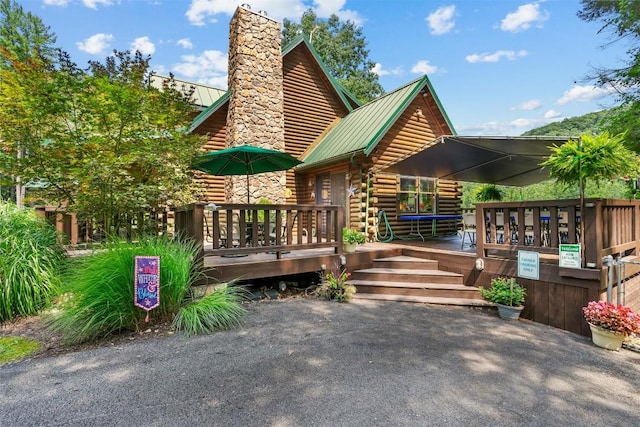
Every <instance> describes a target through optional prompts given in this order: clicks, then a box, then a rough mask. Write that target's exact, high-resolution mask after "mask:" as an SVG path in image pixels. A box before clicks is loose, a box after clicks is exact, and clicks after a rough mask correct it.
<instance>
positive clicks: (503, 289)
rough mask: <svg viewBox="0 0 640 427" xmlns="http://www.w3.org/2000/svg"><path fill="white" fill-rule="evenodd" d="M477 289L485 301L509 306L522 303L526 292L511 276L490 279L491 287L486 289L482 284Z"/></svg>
mask: <svg viewBox="0 0 640 427" xmlns="http://www.w3.org/2000/svg"><path fill="white" fill-rule="evenodd" d="M478 289H479V290H480V295H482V298H484V299H486V300H487V301H490V302H493V303H496V304H502V305H509V306H520V305H522V304H523V303H524V297H525V296H526V294H527V292H526V290H525V289H524V288H522V287H521V286H520V285H519V284H518V282H516V279H514V278H513V277H512V278H506V277H498V278H496V279H493V280H491V287H489V288H488V289H486V288H483V287H482V286H480V287H479V288H478Z"/></svg>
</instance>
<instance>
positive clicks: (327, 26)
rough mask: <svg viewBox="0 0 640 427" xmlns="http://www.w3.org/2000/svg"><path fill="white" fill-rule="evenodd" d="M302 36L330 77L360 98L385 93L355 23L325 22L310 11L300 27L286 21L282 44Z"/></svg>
mask: <svg viewBox="0 0 640 427" xmlns="http://www.w3.org/2000/svg"><path fill="white" fill-rule="evenodd" d="M299 34H305V35H306V37H307V38H308V39H309V41H310V42H311V44H312V45H313V48H314V49H315V50H316V51H317V52H318V54H319V55H320V57H321V58H322V60H323V62H324V63H325V65H326V66H327V68H328V69H329V72H330V74H331V75H332V76H333V77H334V78H336V79H337V80H338V81H339V82H340V84H341V85H343V86H344V87H345V88H346V89H347V90H348V91H349V92H351V93H352V94H354V95H355V96H356V97H357V98H358V99H360V100H361V101H363V102H368V101H370V100H372V99H374V98H376V97H378V96H380V95H382V94H383V93H384V89H383V88H382V86H381V85H380V83H379V82H378V75H377V74H375V73H374V72H373V71H372V70H373V67H374V66H375V63H374V62H373V61H371V60H370V59H369V50H368V49H367V41H366V40H365V37H364V36H363V35H362V29H361V28H359V27H357V26H356V25H355V24H354V23H353V22H352V21H347V22H341V21H340V18H338V16H337V15H331V16H330V17H329V19H327V20H322V19H319V18H318V17H317V15H316V14H315V12H314V11H313V9H308V10H307V11H306V12H304V14H303V15H302V18H301V20H300V23H299V24H297V23H294V22H292V21H290V20H288V19H285V20H284V22H283V31H282V43H283V45H286V44H288V43H289V42H291V41H292V40H293V39H294V38H295V37H297V36H298V35H299Z"/></svg>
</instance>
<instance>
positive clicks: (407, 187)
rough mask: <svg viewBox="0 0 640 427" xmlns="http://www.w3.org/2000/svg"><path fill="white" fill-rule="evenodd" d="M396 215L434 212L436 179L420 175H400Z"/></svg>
mask: <svg viewBox="0 0 640 427" xmlns="http://www.w3.org/2000/svg"><path fill="white" fill-rule="evenodd" d="M397 209H398V215H409V214H433V213H436V180H435V178H424V177H420V176H400V179H399V181H398V206H397Z"/></svg>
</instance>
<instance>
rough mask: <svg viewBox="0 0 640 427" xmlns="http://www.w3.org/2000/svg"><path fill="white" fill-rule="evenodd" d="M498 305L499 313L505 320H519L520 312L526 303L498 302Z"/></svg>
mask: <svg viewBox="0 0 640 427" xmlns="http://www.w3.org/2000/svg"><path fill="white" fill-rule="evenodd" d="M496 307H498V315H499V316H500V318H501V319H504V320H518V319H519V318H520V312H521V311H522V310H523V309H524V305H518V306H511V305H504V304H498V303H496Z"/></svg>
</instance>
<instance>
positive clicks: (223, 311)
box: [172, 284, 247, 336]
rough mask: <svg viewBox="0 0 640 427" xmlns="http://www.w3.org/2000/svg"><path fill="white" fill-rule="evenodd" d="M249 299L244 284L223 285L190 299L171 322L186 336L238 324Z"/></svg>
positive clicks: (244, 312) (206, 332) (228, 327)
mask: <svg viewBox="0 0 640 427" xmlns="http://www.w3.org/2000/svg"><path fill="white" fill-rule="evenodd" d="M246 299H247V292H246V290H245V289H244V288H242V287H240V286H229V285H226V284H225V285H222V286H220V287H218V288H217V289H216V290H215V291H213V292H212V293H210V294H209V295H207V296H205V297H204V298H201V299H194V300H191V301H189V302H187V304H185V305H184V306H183V307H182V308H181V309H180V310H179V311H178V313H177V314H176V317H175V318H174V319H173V323H172V326H173V327H174V328H175V329H176V330H179V331H182V332H184V333H185V334H186V335H187V336H190V335H198V334H208V333H211V332H213V331H216V330H221V329H230V328H233V327H236V326H238V325H239V324H240V319H241V318H242V317H243V316H244V315H245V314H246V310H245V308H244V307H243V306H242V305H241V303H242V301H244V300H246Z"/></svg>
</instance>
